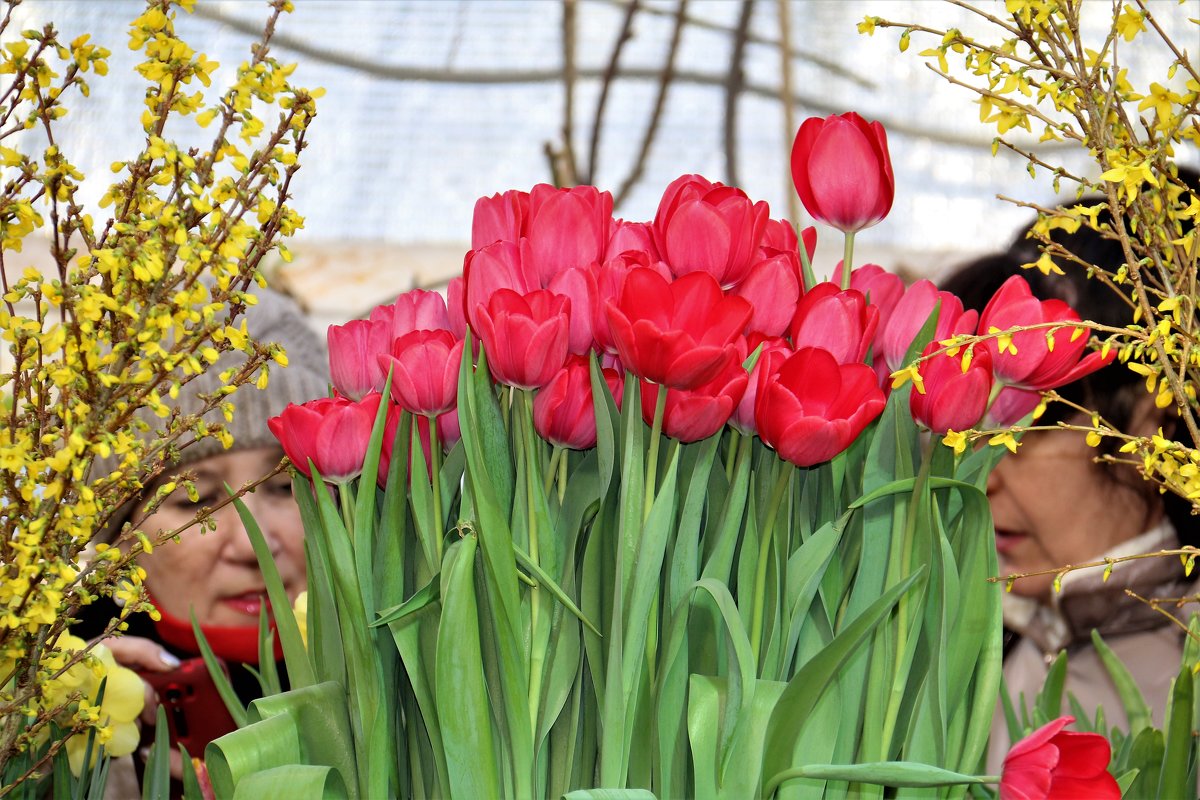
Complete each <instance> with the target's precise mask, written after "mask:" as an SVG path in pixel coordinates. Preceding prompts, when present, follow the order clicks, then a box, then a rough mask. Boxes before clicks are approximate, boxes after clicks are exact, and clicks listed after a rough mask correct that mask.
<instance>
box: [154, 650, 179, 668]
mask: <svg viewBox="0 0 1200 800" xmlns="http://www.w3.org/2000/svg"><path fill="white" fill-rule="evenodd" d="M158 660H159V661H161V662H162V663H164V664H166V665H167V666H168V667H170V668H171V669H177V668H178V667H179V665H180V663H181V662H180V661H179V659H178V658H176V657H175V656H173V655H171V654H170V653H168V652H167V651H166V650H160V651H159V653H158Z"/></svg>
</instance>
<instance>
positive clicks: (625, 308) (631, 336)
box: [606, 268, 751, 389]
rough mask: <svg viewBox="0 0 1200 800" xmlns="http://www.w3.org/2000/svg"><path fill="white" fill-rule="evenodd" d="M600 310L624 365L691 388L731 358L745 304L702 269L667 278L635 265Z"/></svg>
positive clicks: (741, 327)
mask: <svg viewBox="0 0 1200 800" xmlns="http://www.w3.org/2000/svg"><path fill="white" fill-rule="evenodd" d="M606 311H607V314H608V322H609V330H610V332H611V334H612V338H613V341H614V343H615V344H616V348H617V353H618V354H619V355H620V357H621V363H622V364H624V365H625V368H626V369H628V370H630V371H631V372H633V373H634V374H635V375H637V376H638V377H641V378H645V379H646V380H648V381H652V382H654V383H659V384H662V385H664V386H670V387H671V388H673V389H694V388H696V387H697V386H700V385H701V384H703V383H707V382H708V381H711V380H712V379H713V378H715V377H716V376H717V375H719V374H720V373H721V372H722V371H723V370H724V369H725V368H726V367H728V366H729V364H730V362H732V361H733V360H734V358H735V356H736V347H735V345H734V341H735V340H736V339H737V337H738V336H740V335H741V334H742V331H743V330H745V327H746V323H747V322H748V321H749V320H750V311H751V309H750V304H749V303H747V302H746V301H745V300H743V299H742V298H740V297H726V296H725V295H724V293H722V291H721V287H720V286H718V285H717V282H716V280H715V279H714V278H713V277H712V276H710V275H709V274H707V273H705V272H693V273H691V274H689V275H685V276H683V277H682V278H677V279H676V280H674V281H671V282H668V281H666V280H664V279H663V278H662V277H661V276H660V275H658V273H656V272H655V271H654V270H651V269H645V268H638V269H634V270H632V271H631V272H630V273H629V275H628V276H627V277H626V278H625V284H624V286H623V287H622V289H621V297H620V300H619V301H618V302H616V303H614V302H612V301H609V302H608V303H607V305H606Z"/></svg>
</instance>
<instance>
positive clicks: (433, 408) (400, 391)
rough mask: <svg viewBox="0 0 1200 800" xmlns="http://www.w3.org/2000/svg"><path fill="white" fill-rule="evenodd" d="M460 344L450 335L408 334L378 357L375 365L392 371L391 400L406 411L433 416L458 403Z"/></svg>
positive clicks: (437, 332)
mask: <svg viewBox="0 0 1200 800" xmlns="http://www.w3.org/2000/svg"><path fill="white" fill-rule="evenodd" d="M462 351H463V340H462V339H456V338H455V337H454V334H452V333H451V332H450V331H446V330H439V331H412V332H410V333H406V334H405V335H403V336H401V337H400V338H399V339H397V340H396V341H394V342H393V343H392V349H391V352H389V353H387V354H385V355H381V356H379V365H380V367H382V368H383V370H384V371H385V372H386V371H387V370H391V371H392V399H393V400H395V401H396V402H397V403H399V404H400V406H401V407H403V408H404V409H405V410H406V411H411V412H412V413H414V414H423V415H424V416H427V417H433V416H437V415H438V414H443V413H445V412H446V411H449V410H450V409H452V408H454V406H455V405H457V403H458V369H459V364H461V363H462Z"/></svg>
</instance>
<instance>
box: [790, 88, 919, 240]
mask: <svg viewBox="0 0 1200 800" xmlns="http://www.w3.org/2000/svg"><path fill="white" fill-rule="evenodd" d="M792 180H793V181H794V182H795V184H796V192H797V193H798V194H799V195H800V201H801V202H802V203H804V208H805V209H807V210H808V213H809V214H811V215H812V216H813V217H814V218H815V219H818V220H820V221H821V222H824V223H825V224H827V225H831V226H833V227H835V228H837V229H838V230H840V231H842V232H844V233H854V232H856V231H860V230H862V229H863V228H869V227H871V226H872V225H874V224H875V223H877V222H879V221H880V220H881V219H883V218H884V217H886V216H887V214H888V212H889V211H891V209H892V198H893V197H894V195H895V193H896V179H895V177H894V176H893V175H892V160H891V157H890V156H889V155H888V149H887V134H886V133H885V132H884V130H883V126H882V125H880V124H879V123H878V122H867V121H866V120H865V119H863V118H862V117H860V116H859V115H858V114H855V113H854V112H853V111H850V112H847V113H845V114H840V115H834V116H831V117H827V118H825V119H821V118H820V117H811V118H809V119H806V120H805V121H804V123H803V124H802V125H801V126H800V130H799V132H798V133H797V134H796V141H795V143H794V144H793V145H792Z"/></svg>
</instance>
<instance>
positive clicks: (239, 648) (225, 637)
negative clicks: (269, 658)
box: [150, 597, 283, 664]
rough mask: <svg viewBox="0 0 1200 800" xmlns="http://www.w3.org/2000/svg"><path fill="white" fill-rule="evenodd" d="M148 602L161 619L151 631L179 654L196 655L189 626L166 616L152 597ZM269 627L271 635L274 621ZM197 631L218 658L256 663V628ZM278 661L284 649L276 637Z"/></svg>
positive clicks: (205, 627) (197, 646) (204, 628)
mask: <svg viewBox="0 0 1200 800" xmlns="http://www.w3.org/2000/svg"><path fill="white" fill-rule="evenodd" d="M150 602H151V603H153V604H154V607H155V608H157V609H158V613H159V614H160V615H161V616H162V619H160V620H159V621H158V622H156V623H154V628H155V630H156V631H157V632H158V635H159V636H161V637H162V640H163V641H164V642H166V643H167V644H169V645H171V646H172V647H175V648H178V649H179V650H184V651H186V652H189V653H196V654H199V652H200V643H199V642H197V641H196V633H195V631H193V630H192V623H191V622H187V621H184V620H182V619H179V618H178V617H175V616H172V615H170V614H168V613H167V612H166V611H164V610H163V607H162V606H161V605H159V604H158V602H157V601H155V599H154V598H153V597H151V598H150ZM270 625H271V630H272V631H274V630H275V620H274V619H271V620H270ZM200 631H201V633H203V634H204V638H205V639H207V640H208V644H209V646H210V647H211V648H212V651H213V652H214V653H216V655H217V657H218V658H223V659H225V660H226V661H236V662H239V663H242V664H257V663H258V626H257V625H237V626H233V625H201V626H200ZM281 658H283V648H282V647H281V646H280V644H279V637H278V636H276V637H275V659H276V660H279V659H281Z"/></svg>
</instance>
